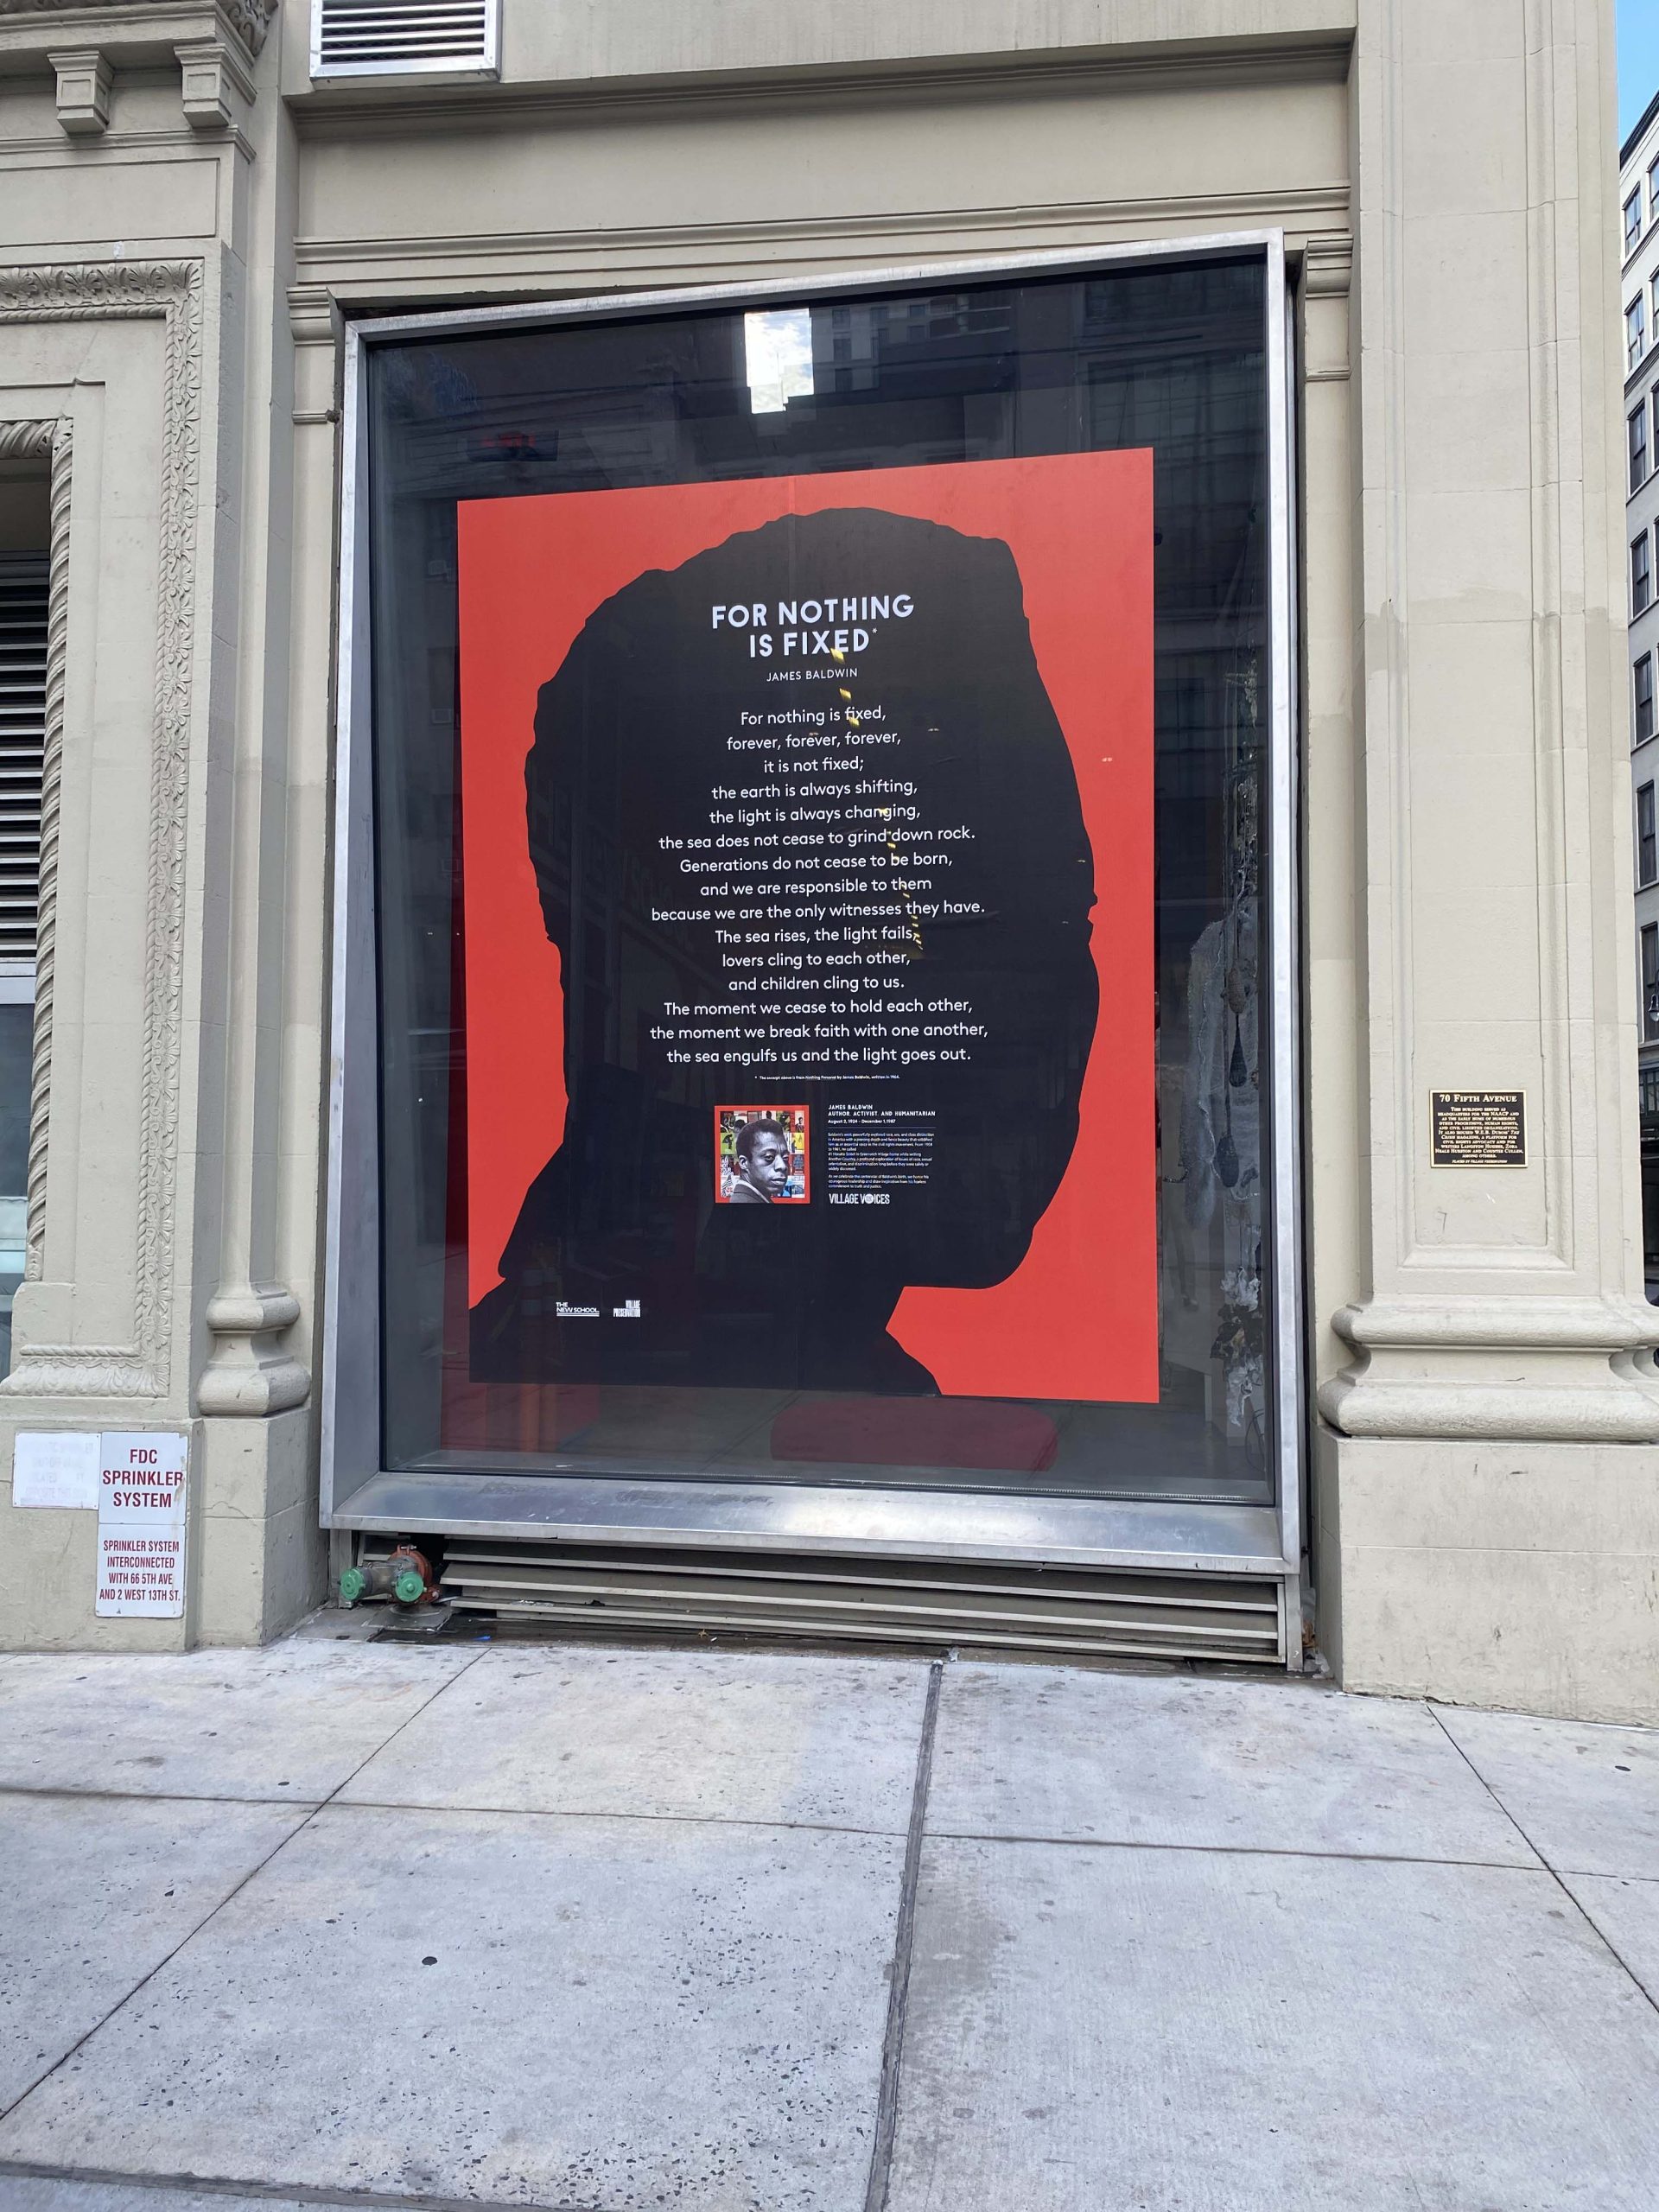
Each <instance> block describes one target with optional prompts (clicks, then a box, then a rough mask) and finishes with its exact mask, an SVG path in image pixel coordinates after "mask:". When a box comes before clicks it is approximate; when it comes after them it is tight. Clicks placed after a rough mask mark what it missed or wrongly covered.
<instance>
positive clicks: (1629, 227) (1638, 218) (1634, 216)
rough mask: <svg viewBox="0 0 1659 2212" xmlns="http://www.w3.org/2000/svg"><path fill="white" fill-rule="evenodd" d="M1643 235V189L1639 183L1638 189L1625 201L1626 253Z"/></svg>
mask: <svg viewBox="0 0 1659 2212" xmlns="http://www.w3.org/2000/svg"><path fill="white" fill-rule="evenodd" d="M1641 235H1642V189H1641V187H1640V186H1639V185H1638V186H1637V189H1636V190H1635V191H1634V192H1633V193H1632V194H1630V198H1629V199H1628V200H1626V201H1625V202H1624V251H1625V252H1626V254H1628V253H1629V252H1630V248H1631V247H1632V246H1633V245H1635V244H1636V242H1637V238H1640V237H1641Z"/></svg>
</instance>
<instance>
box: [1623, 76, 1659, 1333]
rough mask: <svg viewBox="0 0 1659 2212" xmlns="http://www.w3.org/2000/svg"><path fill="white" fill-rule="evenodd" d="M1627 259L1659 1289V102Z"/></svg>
mask: <svg viewBox="0 0 1659 2212" xmlns="http://www.w3.org/2000/svg"><path fill="white" fill-rule="evenodd" d="M1618 199H1619V218H1618V219H1619V251H1620V253H1621V255H1622V256H1623V258H1624V370H1625V374H1624V443H1625V461H1626V470H1625V487H1626V490H1627V492H1628V493H1629V500H1628V504H1627V505H1626V508H1625V516H1624V522H1625V529H1624V534H1625V537H1626V539H1627V540H1628V542H1629V545H1630V790H1631V799H1630V804H1631V810H1632V811H1631V817H1630V819H1631V825H1632V835H1633V839H1634V842H1633V845H1632V851H1633V853H1634V855H1635V865H1636V965H1637V994H1638V997H1639V1001H1640V1004H1639V1007H1638V1010H1637V1020H1638V1023H1639V1026H1640V1036H1641V1041H1640V1045H1639V1047H1638V1063H1637V1065H1638V1075H1637V1083H1638V1086H1639V1093H1640V1109H1641V1128H1642V1245H1643V1269H1644V1273H1645V1274H1646V1278H1647V1281H1648V1285H1649V1291H1650V1292H1651V1291H1652V1289H1653V1288H1654V1287H1659V851H1656V847H1655V828H1654V805H1655V790H1656V784H1655V768H1656V748H1655V746H1654V742H1653V741H1654V739H1655V737H1656V735H1659V724H1656V719H1655V717H1656V712H1659V709H1656V707H1655V703H1654V668H1655V653H1654V648H1655V644H1656V632H1659V622H1656V620H1655V617H1654V613H1653V602H1654V587H1653V581H1652V568H1653V560H1654V555H1655V551H1656V548H1659V539H1656V537H1655V535H1654V533H1655V529H1656V525H1659V473H1656V459H1655V454H1654V440H1655V439H1656V437H1659V355H1656V354H1655V352H1654V340H1655V330H1654V316H1655V314H1656V311H1659V291H1656V289H1655V286H1656V284H1659V228H1656V226H1659V96H1656V98H1655V99H1654V100H1653V101H1652V102H1650V104H1649V107H1648V109H1647V111H1646V113H1645V114H1644V115H1643V118H1642V119H1641V121H1640V122H1639V123H1638V124H1637V126H1636V129H1635V130H1633V131H1632V132H1631V133H1630V137H1628V138H1627V139H1626V140H1625V142H1624V145H1623V146H1622V147H1621V148H1620V149H1619V174H1618Z"/></svg>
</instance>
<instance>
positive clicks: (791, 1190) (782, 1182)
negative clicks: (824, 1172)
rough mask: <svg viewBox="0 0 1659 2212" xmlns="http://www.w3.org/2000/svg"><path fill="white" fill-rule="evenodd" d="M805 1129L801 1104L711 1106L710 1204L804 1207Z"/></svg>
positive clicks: (808, 1154)
mask: <svg viewBox="0 0 1659 2212" xmlns="http://www.w3.org/2000/svg"><path fill="white" fill-rule="evenodd" d="M811 1127H812V1123H811V1109H810V1107H806V1106H716V1107H715V1205H722V1206H730V1205H774V1206H804V1205H806V1204H807V1203H808V1201H809V1200H810V1198H811V1195H812V1190H811V1176H812V1169H811V1159H812V1147H811Z"/></svg>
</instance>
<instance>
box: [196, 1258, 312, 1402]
mask: <svg viewBox="0 0 1659 2212" xmlns="http://www.w3.org/2000/svg"><path fill="white" fill-rule="evenodd" d="M299 1318H300V1301H299V1300H298V1299H297V1298H296V1297H295V1295H294V1294H293V1293H292V1291H289V1290H284V1289H283V1287H282V1286H281V1285H280V1284H279V1283H248V1284H245V1285H244V1286H243V1287H241V1288H239V1289H237V1290H220V1291H219V1292H216V1293H215V1294H214V1295H213V1297H212V1298H211V1299H209V1300H208V1301H207V1326H208V1327H209V1328H210V1329H211V1330H212V1331H213V1336H214V1338H215V1342H214V1344H213V1357H212V1358H211V1360H210V1361H209V1363H208V1364H207V1370H206V1371H205V1372H204V1373H203V1375H202V1377H201V1381H200V1384H199V1386H198V1388H197V1391H196V1402H197V1403H198V1405H199V1406H200V1408H201V1410H202V1412H203V1413H205V1414H232V1415H236V1414H239V1415H242V1416H244V1417H245V1418H247V1419H250V1420H254V1421H259V1420H263V1419H264V1418H265V1417H266V1416H267V1415H268V1414H282V1413H286V1412H287V1411H288V1410H289V1408H290V1407H291V1406H302V1405H303V1404H304V1403H305V1401H306V1398H307V1397H308V1395H309V1393H310V1389H311V1378H310V1376H309V1375H308V1374H307V1372H306V1370H305V1369H304V1368H303V1367H302V1365H301V1364H300V1363H299V1361H298V1360H297V1359H295V1358H292V1357H290V1356H289V1354H288V1353H286V1352H284V1351H282V1350H281V1349H280V1348H279V1346H278V1344H277V1338H279V1337H281V1336H283V1334H284V1333H285V1332H287V1331H288V1330H289V1329H291V1328H292V1327H293V1325H294V1324H295V1323H296V1321H297V1320H298V1319H299Z"/></svg>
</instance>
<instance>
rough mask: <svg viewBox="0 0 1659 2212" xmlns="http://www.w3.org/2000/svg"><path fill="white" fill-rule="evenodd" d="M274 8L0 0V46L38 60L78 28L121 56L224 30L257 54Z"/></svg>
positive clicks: (197, 1) (206, 1)
mask: <svg viewBox="0 0 1659 2212" xmlns="http://www.w3.org/2000/svg"><path fill="white" fill-rule="evenodd" d="M276 13H277V0H0V51H3V52H5V53H8V54H24V55H29V54H36V53H38V54H39V55H40V56H41V59H42V60H44V59H45V57H46V52H47V48H48V47H61V46H63V45H64V44H65V43H66V42H67V41H68V40H69V39H71V38H72V37H73V36H74V35H76V34H79V41H78V42H79V43H82V44H85V45H87V46H95V47H97V48H99V50H100V51H101V52H102V53H103V54H105V56H107V57H109V58H111V59H112V60H117V61H121V60H129V59H131V60H137V59H139V58H141V57H145V58H159V57H161V56H162V55H165V54H170V53H171V51H172V49H173V48H174V47H175V45H177V44H178V43H179V41H181V40H185V39H196V38H211V37H213V35H214V34H215V33H216V32H218V31H227V32H229V33H230V34H231V35H232V37H234V38H235V39H236V40H237V41H238V42H239V43H240V45H241V46H242V48H243V49H244V50H245V53H246V54H247V55H248V56H249V58H250V60H257V57H258V54H259V52H260V50H261V48H263V47H264V43H265V40H266V38H267V37H268V36H269V35H270V25H271V19H272V18H273V16H275V15H276Z"/></svg>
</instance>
